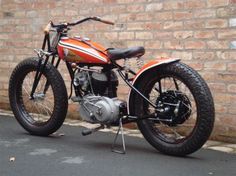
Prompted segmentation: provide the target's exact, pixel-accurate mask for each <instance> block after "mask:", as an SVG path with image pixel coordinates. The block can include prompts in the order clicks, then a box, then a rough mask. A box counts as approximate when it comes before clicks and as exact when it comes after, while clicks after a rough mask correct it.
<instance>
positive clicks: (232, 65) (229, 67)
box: [227, 62, 236, 80]
mask: <svg viewBox="0 0 236 176" xmlns="http://www.w3.org/2000/svg"><path fill="white" fill-rule="evenodd" d="M227 70H228V71H236V63H235V62H232V63H228V65H227ZM235 80H236V79H235Z"/></svg>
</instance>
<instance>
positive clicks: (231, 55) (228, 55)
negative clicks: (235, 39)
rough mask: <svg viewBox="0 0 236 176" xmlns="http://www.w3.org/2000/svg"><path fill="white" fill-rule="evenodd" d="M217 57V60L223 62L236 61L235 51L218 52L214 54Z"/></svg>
mask: <svg viewBox="0 0 236 176" xmlns="http://www.w3.org/2000/svg"><path fill="white" fill-rule="evenodd" d="M216 54H217V57H218V58H219V59H224V60H235V59H236V57H235V56H236V51H218V52H216Z"/></svg>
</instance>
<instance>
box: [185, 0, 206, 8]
mask: <svg viewBox="0 0 236 176" xmlns="http://www.w3.org/2000/svg"><path fill="white" fill-rule="evenodd" d="M184 6H185V8H186V9H196V8H204V7H206V3H205V1H203V0H198V1H195V0H188V1H187V2H185V4H184Z"/></svg>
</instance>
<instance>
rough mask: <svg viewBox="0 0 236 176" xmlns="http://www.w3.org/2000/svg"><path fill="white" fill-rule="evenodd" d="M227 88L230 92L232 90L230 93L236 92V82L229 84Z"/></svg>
mask: <svg viewBox="0 0 236 176" xmlns="http://www.w3.org/2000/svg"><path fill="white" fill-rule="evenodd" d="M227 90H228V92H230V93H236V84H229V85H228V86H227Z"/></svg>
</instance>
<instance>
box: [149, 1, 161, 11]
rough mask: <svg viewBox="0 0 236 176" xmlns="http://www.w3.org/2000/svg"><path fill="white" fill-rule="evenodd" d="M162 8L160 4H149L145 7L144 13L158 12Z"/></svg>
mask: <svg viewBox="0 0 236 176" xmlns="http://www.w3.org/2000/svg"><path fill="white" fill-rule="evenodd" d="M162 8H163V4H162V3H151V4H147V5H146V11H152V12H153V11H159V10H161V9H162Z"/></svg>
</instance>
